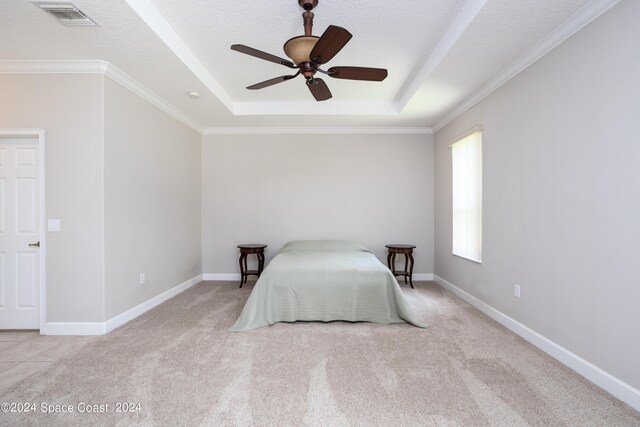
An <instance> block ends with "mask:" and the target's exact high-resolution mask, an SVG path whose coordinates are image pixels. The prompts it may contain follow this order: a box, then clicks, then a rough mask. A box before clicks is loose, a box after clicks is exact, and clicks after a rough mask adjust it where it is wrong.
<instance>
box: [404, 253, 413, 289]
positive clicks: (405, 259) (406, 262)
mask: <svg viewBox="0 0 640 427" xmlns="http://www.w3.org/2000/svg"><path fill="white" fill-rule="evenodd" d="M407 264H409V254H404V271H405V272H406V273H408V272H409V270H407V267H408V266H407ZM404 284H405V285H406V284H407V276H404ZM411 287H413V286H411Z"/></svg>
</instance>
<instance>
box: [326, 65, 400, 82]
mask: <svg viewBox="0 0 640 427" xmlns="http://www.w3.org/2000/svg"><path fill="white" fill-rule="evenodd" d="M327 73H329V76H331V77H333V78H334V79H347V80H368V81H372V82H381V81H383V80H384V79H386V78H387V74H388V73H387V70H385V69H383V68H366V67H331V68H329V70H327Z"/></svg>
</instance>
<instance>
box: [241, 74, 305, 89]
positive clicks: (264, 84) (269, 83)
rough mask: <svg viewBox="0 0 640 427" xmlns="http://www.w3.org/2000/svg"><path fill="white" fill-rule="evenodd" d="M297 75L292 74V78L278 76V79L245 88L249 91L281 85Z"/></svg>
mask: <svg viewBox="0 0 640 427" xmlns="http://www.w3.org/2000/svg"><path fill="white" fill-rule="evenodd" d="M298 74H300V73H298ZM298 74H294V75H293V76H280V77H276V78H274V79H270V80H265V81H264V82H260V83H256V84H254V85H251V86H247V89H251V90H256V89H264V88H265V87H269V86H273V85H276V84H278V83H282V82H286V81H287V80H291V79H292V78H294V77H295V76H297V75H298Z"/></svg>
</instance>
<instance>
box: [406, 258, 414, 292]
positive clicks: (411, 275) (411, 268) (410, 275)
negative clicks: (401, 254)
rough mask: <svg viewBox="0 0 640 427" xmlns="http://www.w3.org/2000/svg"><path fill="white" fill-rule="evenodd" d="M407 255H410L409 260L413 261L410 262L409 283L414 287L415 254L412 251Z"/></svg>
mask: <svg viewBox="0 0 640 427" xmlns="http://www.w3.org/2000/svg"><path fill="white" fill-rule="evenodd" d="M407 255H409V260H410V261H411V262H410V263H409V284H410V285H411V288H413V255H412V254H411V253H409V254H407Z"/></svg>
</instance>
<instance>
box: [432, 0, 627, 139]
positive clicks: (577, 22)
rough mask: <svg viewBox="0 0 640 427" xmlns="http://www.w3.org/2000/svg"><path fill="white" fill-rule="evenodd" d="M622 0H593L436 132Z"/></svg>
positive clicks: (442, 122)
mask: <svg viewBox="0 0 640 427" xmlns="http://www.w3.org/2000/svg"><path fill="white" fill-rule="evenodd" d="M618 2H620V0H593V1H592V2H590V3H589V4H587V5H586V6H585V7H583V8H582V9H580V10H579V11H578V12H576V13H575V14H573V15H572V16H570V17H569V18H567V20H566V21H564V22H563V23H562V24H560V25H559V26H558V27H557V28H556V29H555V30H553V31H552V32H551V33H550V34H549V35H548V36H547V37H545V38H544V39H542V40H541V41H540V42H539V43H538V44H536V45H535V46H534V47H532V48H531V49H529V50H528V51H527V52H525V53H524V54H523V55H522V56H520V57H519V58H518V59H516V61H515V62H513V63H512V64H511V65H510V66H509V67H507V68H506V69H505V70H503V71H502V72H500V73H498V74H497V75H496V76H495V77H494V78H492V79H491V80H489V81H488V82H487V83H486V84H484V85H483V86H482V87H481V88H480V89H478V90H477V91H476V92H475V93H473V94H472V95H471V96H469V97H468V98H467V99H466V100H465V101H463V102H462V103H460V104H458V106H456V107H455V108H454V109H453V110H452V111H451V112H449V113H448V114H447V115H446V116H445V117H444V118H443V119H441V120H440V121H439V122H438V123H436V124H435V126H433V130H434V132H439V131H440V130H441V129H442V128H444V127H445V126H447V125H448V124H449V123H451V122H452V121H453V120H455V119H456V118H458V117H459V116H460V115H461V114H463V113H464V112H465V111H467V110H469V109H470V108H471V107H473V106H474V105H476V104H477V103H478V102H480V101H482V100H483V99H484V98H486V97H487V96H489V95H490V94H492V93H493V92H494V91H496V90H497V89H498V88H500V87H501V86H502V85H504V84H505V83H507V82H508V81H509V80H511V79H512V78H514V77H515V76H517V75H518V74H520V73H521V72H522V71H524V70H525V69H526V68H528V67H529V66H530V65H532V64H533V63H534V62H536V61H537V60H538V59H540V58H542V57H543V56H544V55H546V54H547V53H549V52H551V51H552V50H553V49H555V48H556V47H557V46H558V45H560V44H561V43H562V42H564V41H565V40H567V39H568V38H569V37H571V36H572V35H574V34H575V33H577V32H578V31H580V30H581V29H582V28H583V27H584V26H585V25H587V24H589V23H590V22H591V21H593V20H594V19H596V18H597V17H598V16H600V15H602V14H603V13H604V12H606V11H607V10H609V9H611V8H612V7H613V6H615V5H616V4H617V3H618Z"/></svg>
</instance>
